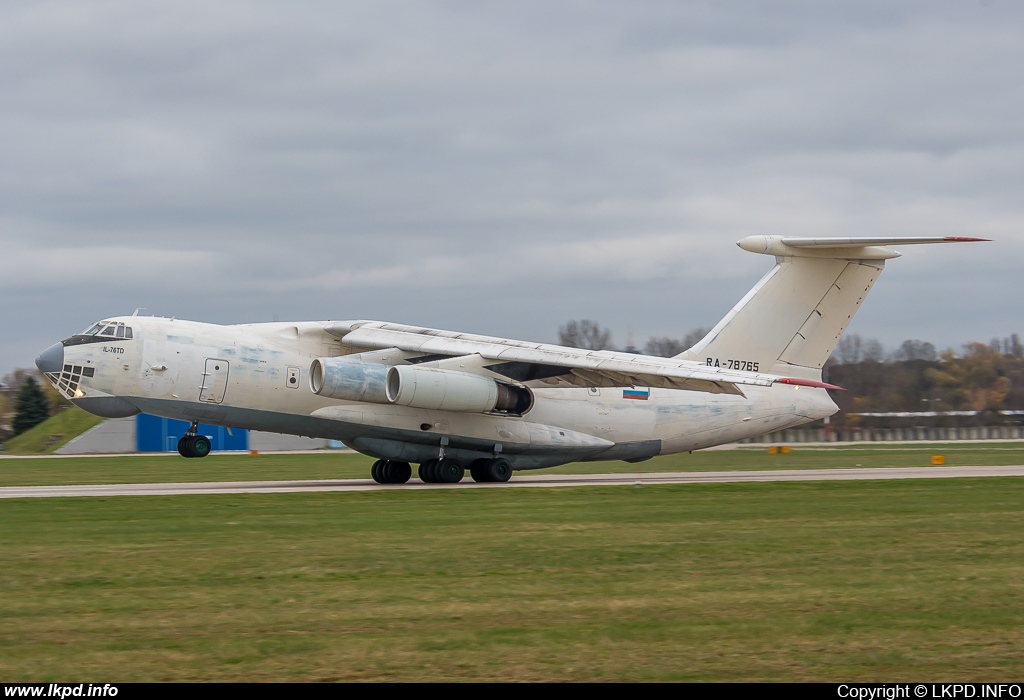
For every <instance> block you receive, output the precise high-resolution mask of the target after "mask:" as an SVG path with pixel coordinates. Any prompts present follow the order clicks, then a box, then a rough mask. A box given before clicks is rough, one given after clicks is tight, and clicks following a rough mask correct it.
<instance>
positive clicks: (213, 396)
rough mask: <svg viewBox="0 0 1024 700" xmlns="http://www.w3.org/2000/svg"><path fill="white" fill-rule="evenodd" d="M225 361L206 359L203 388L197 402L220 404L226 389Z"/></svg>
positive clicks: (227, 365) (226, 362) (226, 368)
mask: <svg viewBox="0 0 1024 700" xmlns="http://www.w3.org/2000/svg"><path fill="white" fill-rule="evenodd" d="M228 369H229V364H228V361H227V360H217V359H214V358H209V357H208V358H207V359H206V369H204V370H203V386H202V387H201V388H200V390H199V400H200V401H202V402H204V403H220V402H221V401H223V400H224V392H225V391H227V388H228Z"/></svg>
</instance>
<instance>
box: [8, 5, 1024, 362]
mask: <svg viewBox="0 0 1024 700" xmlns="http://www.w3.org/2000/svg"><path fill="white" fill-rule="evenodd" d="M1022 115H1024V4H1022V3H1019V2H1009V1H1008V0H991V1H989V0H986V1H984V2H979V1H977V0H975V1H971V0H962V1H960V2H934V1H929V2H919V3H915V2H899V3H894V2H891V1H886V2H867V1H864V0H861V1H858V2H851V3H845V4H844V3H821V2H810V1H807V2H773V3H760V2H759V3H754V2H749V3H739V2H734V3H729V2H720V1H716V2H706V3H702V2H679V1H671V2H630V3H625V2H621V0H620V1H616V2H600V1H597V0H588V1H587V2H553V1H552V0H544V1H543V2H524V1H521V0H520V1H517V2H514V3H513V2H494V3H488V2H425V1H422V0H417V1H415V2H413V1H409V2H382V1H381V0H374V1H373V2H365V3H357V2H348V3H338V2H322V3H318V2H287V3H284V2H281V3H260V2H244V3H233V2H225V1H219V2H216V3H209V2H194V3H193V2H186V1H183V0H175V1H174V2H145V3H140V2H117V1H112V2H87V1H83V0H75V1H73V2H45V1H40V0H32V1H31V2H6V3H4V21H3V22H2V23H0V247H2V250H0V297H2V302H0V373H2V372H6V371H9V370H10V369H13V368H14V367H17V366H29V365H31V363H32V360H33V359H34V357H35V356H36V354H38V352H39V351H41V350H42V349H43V348H45V347H46V346H48V345H50V344H51V343H53V342H54V341H56V340H59V339H60V338H63V337H65V336H67V335H69V334H71V333H73V332H75V331H79V330H81V329H83V328H85V327H86V326H88V325H89V324H90V323H91V322H93V321H95V320H97V319H99V318H103V317H106V316H112V315H118V314H125V313H131V312H132V310H133V309H134V308H135V307H145V309H146V310H145V311H144V312H143V313H152V314H158V315H167V316H172V315H173V316H177V317H179V318H189V319H194V320H200V321H209V322H215V323H236V322H252V321H271V320H318V319H328V318H331V319H351V318H369V319H379V320H393V321H400V322H406V323H413V324H417V325H429V326H434V327H440V328H448V329H454V330H465V331H472V332H479V333H487V334H496V335H504V336H509V337H517V338H522V339H529V340H539V341H554V340H555V339H556V338H557V330H558V326H559V325H560V324H562V323H564V322H565V321H567V320H570V319H574V318H591V319H595V320H597V321H599V322H600V323H601V324H603V325H605V326H608V327H610V328H611V329H612V330H613V331H614V336H613V340H614V341H615V342H616V343H618V344H620V345H622V344H625V343H626V342H627V340H628V339H629V334H632V339H633V341H634V342H635V343H636V344H637V345H641V346H642V345H643V343H644V341H645V340H646V339H647V337H648V336H651V335H659V336H660V335H669V336H682V335H684V334H685V333H686V332H687V331H689V330H691V329H692V328H694V327H697V326H709V325H713V324H714V323H715V322H716V321H717V320H718V319H719V318H720V317H721V316H722V315H724V314H725V313H726V311H728V309H729V308H730V307H731V306H732V305H733V304H734V303H735V302H736V301H737V300H738V299H739V298H740V297H741V296H742V295H743V294H744V293H745V292H746V290H747V289H749V288H750V287H751V286H752V285H753V284H754V282H756V281H757V279H758V278H759V277H760V276H761V274H762V273H763V272H764V271H765V270H767V269H768V268H769V267H770V266H771V264H772V261H771V259H770V258H766V257H764V256H759V255H752V254H750V253H746V252H743V251H741V250H740V249H739V248H737V247H736V246H735V245H734V243H735V241H736V240H738V239H740V238H742V237H744V236H747V235H751V234H791V235H842V236H851V235H973V236H983V237H987V238H992V239H994V242H993V243H986V244H974V245H960V246H953V245H947V246H934V247H927V248H921V247H908V248H906V249H905V250H904V251H903V252H904V253H905V256H904V257H903V258H900V259H898V260H895V261H891V262H890V263H889V265H888V267H887V270H886V272H885V273H884V274H883V275H882V277H881V279H880V281H879V282H878V283H877V284H876V286H875V289H874V291H873V292H872V294H871V296H870V297H869V298H868V300H867V301H866V302H865V304H864V307H863V309H862V311H861V312H860V314H859V315H858V317H857V319H856V320H855V321H854V324H853V326H852V327H851V332H857V333H860V334H861V335H864V336H868V337H877V338H878V339H880V340H881V341H882V342H883V343H884V344H885V345H886V346H887V347H888V348H889V349H892V348H894V347H895V346H896V345H898V344H899V342H900V341H902V340H904V339H907V338H919V339H922V340H928V341H932V342H934V343H936V345H938V346H940V348H941V347H946V346H958V345H959V344H961V343H963V342H966V341H969V340H986V341H987V340H988V339H990V338H991V337H993V336H1005V335H1008V334H1010V333H1014V332H1019V333H1024V323H1022V320H1021V311H1020V309H1021V307H1022V301H1024V292H1022V285H1021V279H1020V277H1021V275H1020V272H1019V269H1020V267H1021V263H1022V262H1024V118H1022Z"/></svg>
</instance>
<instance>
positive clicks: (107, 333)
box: [78, 321, 132, 340]
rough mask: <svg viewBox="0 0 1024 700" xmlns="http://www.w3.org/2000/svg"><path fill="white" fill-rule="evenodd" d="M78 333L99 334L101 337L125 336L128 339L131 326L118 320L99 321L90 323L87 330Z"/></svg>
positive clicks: (130, 335) (130, 333)
mask: <svg viewBox="0 0 1024 700" xmlns="http://www.w3.org/2000/svg"><path fill="white" fill-rule="evenodd" d="M78 335H88V336H99V337H101V338H103V337H108V338H127V339H129V340H130V339H131V337H132V328H131V326H126V325H124V324H123V323H120V322H111V323H105V322H103V321H101V322H100V323H96V324H94V325H92V326H91V327H90V328H89V329H88V330H85V331H82V332H81V333H78Z"/></svg>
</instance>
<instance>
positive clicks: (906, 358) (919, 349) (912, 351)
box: [892, 340, 938, 362]
mask: <svg viewBox="0 0 1024 700" xmlns="http://www.w3.org/2000/svg"><path fill="white" fill-rule="evenodd" d="M937 357H938V355H937V354H936V353H935V346H934V345H932V344H931V343H926V342H924V341H921V340H904V341H903V344H902V345H900V347H899V349H898V350H897V351H896V352H894V353H893V354H892V359H894V360H896V361H897V362H911V361H913V360H925V361H926V362H935V360H936V358H937Z"/></svg>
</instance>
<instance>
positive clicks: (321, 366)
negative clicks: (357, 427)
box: [309, 357, 389, 403]
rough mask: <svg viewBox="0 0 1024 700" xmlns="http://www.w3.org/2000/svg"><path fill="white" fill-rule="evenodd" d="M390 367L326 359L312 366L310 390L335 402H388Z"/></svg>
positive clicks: (318, 360)
mask: <svg viewBox="0 0 1024 700" xmlns="http://www.w3.org/2000/svg"><path fill="white" fill-rule="evenodd" d="M388 368H389V366H388V365H381V364H375V363H373V362H363V361H361V360H352V359H346V358H344V357H322V358H319V359H316V360H313V364H312V365H310V367H309V388H310V389H311V390H312V391H313V393H314V394H318V395H319V396H327V397H329V398H332V399H342V400H344V401H367V402H369V403H387V402H388V397H387V391H386V388H385V385H386V384H387V376H388Z"/></svg>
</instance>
